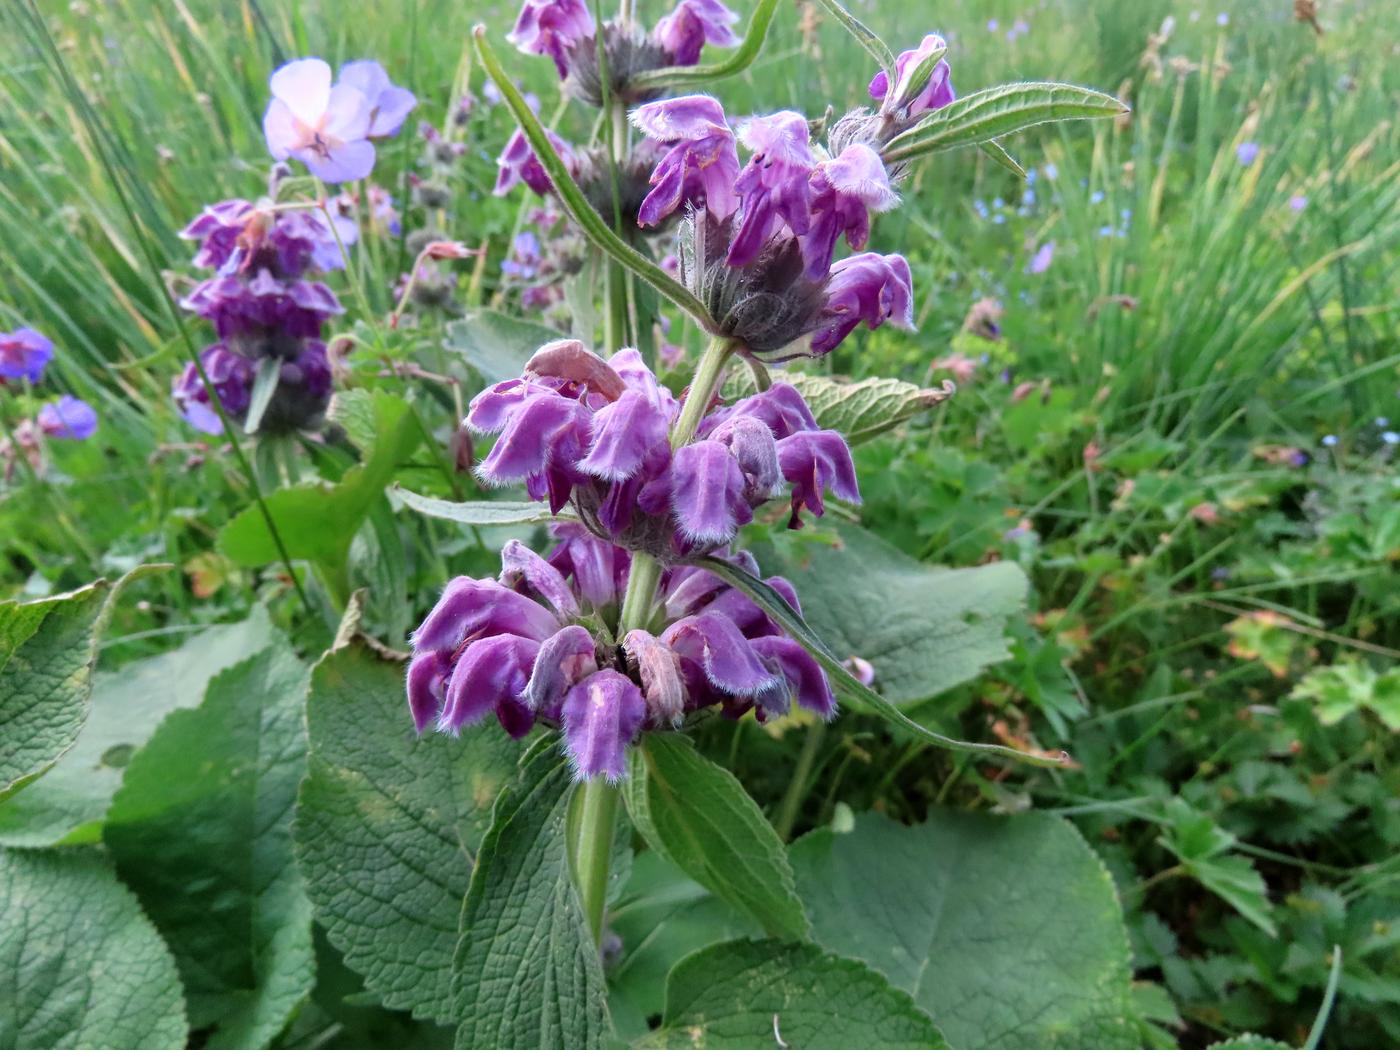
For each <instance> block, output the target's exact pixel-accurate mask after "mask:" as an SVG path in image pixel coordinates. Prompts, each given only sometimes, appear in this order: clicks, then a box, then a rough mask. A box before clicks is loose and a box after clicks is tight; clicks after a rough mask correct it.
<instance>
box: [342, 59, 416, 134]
mask: <svg viewBox="0 0 1400 1050" xmlns="http://www.w3.org/2000/svg"><path fill="white" fill-rule="evenodd" d="M337 83H338V84H348V85H349V86H350V87H352V88H355V89H356V90H357V91H359V92H360V94H362V95H364V96H365V98H367V99H369V104H370V122H369V137H370V138H372V139H380V138H386V137H388V136H390V135H393V134H396V133H397V132H398V130H399V128H401V127H403V122H404V121H405V120H407V119H408V115H409V114H410V113H412V112H413V108H414V107H415V106H417V105H418V99H417V98H415V97H414V95H413V92H412V91H409V90H408V89H407V88H401V87H399V86H397V85H396V84H393V83H391V82H390V81H389V74H388V73H386V72H384V67H383V66H381V65H380V64H379V63H378V62H374V61H371V60H369V59H361V60H360V61H358V62H347V63H346V64H345V65H343V66H341V67H340V78H339V80H338V81H337Z"/></svg>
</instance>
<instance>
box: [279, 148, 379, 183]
mask: <svg viewBox="0 0 1400 1050" xmlns="http://www.w3.org/2000/svg"><path fill="white" fill-rule="evenodd" d="M294 156H295V157H296V159H297V160H299V161H301V162H302V163H303V164H305V165H306V166H307V168H308V169H309V170H310V171H311V174H313V175H315V176H316V177H317V178H318V179H320V180H321V181H323V182H354V181H356V180H357V179H363V178H368V177H369V173H370V172H371V171H373V170H374V143H372V142H369V141H367V140H365V139H361V140H359V141H357V142H345V143H342V144H341V145H339V146H335V147H333V148H331V149H330V150H329V151H328V152H326V153H324V154H323V153H320V152H317V151H316V150H313V149H310V148H308V149H303V150H298V151H297V152H296V153H295V154H294Z"/></svg>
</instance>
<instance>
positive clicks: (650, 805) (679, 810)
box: [623, 733, 808, 940]
mask: <svg viewBox="0 0 1400 1050" xmlns="http://www.w3.org/2000/svg"><path fill="white" fill-rule="evenodd" d="M623 797H624V798H625V799H626V801H627V811H628V813H629V814H630V815H631V817H632V822H633V824H634V825H635V826H636V828H637V830H638V831H640V832H641V833H642V835H643V837H645V838H646V840H647V842H649V843H650V844H651V847H652V848H653V849H655V850H658V851H659V852H660V853H662V854H663V855H664V856H666V857H668V858H670V860H671V861H672V862H674V863H675V864H676V866H677V867H679V868H680V869H681V870H682V871H684V872H685V873H686V874H687V875H689V876H690V877H691V878H693V879H694V880H695V881H696V882H698V883H700V884H701V885H702V886H704V887H706V888H707V889H709V890H710V891H711V892H712V893H714V894H715V896H717V897H719V898H720V899H721V900H723V901H726V902H728V903H729V904H731V905H733V906H734V907H736V908H738V909H739V910H740V911H743V912H745V913H747V914H748V915H750V916H751V917H753V918H754V919H756V920H757V921H758V922H759V923H760V924H761V925H762V926H763V928H764V929H765V930H767V931H768V932H769V933H771V934H772V935H774V936H777V937H789V938H796V939H799V940H800V939H803V938H805V937H806V936H807V934H808V924H807V916H806V915H804V914H803V911H802V901H801V900H799V899H798V897H797V892H796V890H795V889H794V888H793V881H792V868H791V867H790V866H789V864H788V860H787V851H786V850H785V849H784V848H783V842H782V839H780V838H778V833H777V832H776V831H774V830H773V825H771V824H769V823H768V819H767V818H766V817H765V816H764V815H763V811H762V810H761V809H759V808H758V804H757V803H756V802H754V800H753V799H752V798H750V797H749V793H748V792H747V791H745V790H744V786H743V785H742V784H740V783H739V781H738V780H737V779H736V778H735V777H734V775H733V774H732V773H730V772H729V771H728V770H726V769H722V768H721V767H719V766H717V765H715V763H713V762H711V761H710V760H709V759H708V758H706V757H705V756H704V755H702V754H700V752H698V751H697V750H695V746H694V745H693V744H692V743H691V742H690V740H689V739H687V738H686V737H683V736H680V735H679V734H675V733H652V734H649V735H648V736H647V737H646V739H645V740H644V741H643V743H642V745H641V747H639V748H634V749H633V750H632V752H631V775H630V776H629V777H628V778H627V780H626V781H625V783H624V785H623Z"/></svg>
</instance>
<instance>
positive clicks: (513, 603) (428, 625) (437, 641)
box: [412, 576, 559, 653]
mask: <svg viewBox="0 0 1400 1050" xmlns="http://www.w3.org/2000/svg"><path fill="white" fill-rule="evenodd" d="M557 630H559V621H558V619H556V618H555V616H554V615H553V614H552V613H551V612H550V611H549V610H548V609H546V608H545V607H544V606H543V605H540V604H539V603H538V602H536V601H533V600H531V599H530V598H527V597H526V596H525V595H523V594H519V593H517V592H516V591H513V590H511V589H510V588H509V587H503V586H501V585H500V584H499V583H497V582H496V581H495V580H474V579H472V578H471V577H470V576H458V577H457V578H456V579H454V580H452V581H451V582H450V583H448V585H447V586H446V587H445V588H443V592H442V597H441V598H439V599H438V602H437V604H436V605H434V606H433V609H432V611H431V612H430V613H428V615H427V617H426V618H425V619H424V620H423V622H422V624H420V625H419V627H418V630H416V631H414V632H413V635H412V641H413V648H414V649H415V650H420V651H421V650H424V649H433V650H436V651H438V652H447V653H450V652H452V651H453V650H455V649H456V648H457V647H458V646H459V645H461V644H462V643H463V642H464V641H466V640H467V639H468V638H472V637H476V636H479V635H483V634H515V635H520V636H521V637H525V638H533V639H535V640H536V641H544V639H546V638H548V637H549V636H550V635H552V634H553V633H554V632H555V631H557Z"/></svg>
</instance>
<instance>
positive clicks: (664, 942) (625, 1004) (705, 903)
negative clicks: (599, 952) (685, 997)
mask: <svg viewBox="0 0 1400 1050" xmlns="http://www.w3.org/2000/svg"><path fill="white" fill-rule="evenodd" d="M618 823H619V825H626V823H627V822H626V821H619V822H618ZM629 830H630V829H629ZM608 928H609V929H610V930H612V931H613V933H615V934H617V936H618V939H619V940H620V941H621V942H622V954H621V955H620V956H619V957H618V958H617V959H616V960H614V961H613V962H612V963H611V964H610V965H609V966H608V992H609V994H608V1003H609V1007H610V1012H611V1014H612V1020H613V1025H614V1026H615V1027H616V1029H617V1033H618V1035H619V1036H621V1037H622V1038H624V1039H634V1038H637V1037H638V1036H641V1035H645V1034H646V1033H647V1031H648V1030H649V1026H648V1024H647V1019H648V1018H649V1017H660V1016H661V1011H662V1008H663V1007H664V1006H665V991H666V974H668V973H669V972H670V971H671V967H673V966H674V965H675V964H676V963H678V962H680V960H681V959H682V958H684V957H685V956H687V955H689V954H690V953H691V952H694V951H698V950H699V949H701V948H708V947H709V946H710V945H712V944H715V943H718V942H719V941H728V940H733V939H734V938H736V937H759V936H761V935H762V932H763V931H762V930H761V929H760V928H759V926H758V924H757V923H755V922H754V921H753V920H752V919H750V918H748V917H747V916H746V915H744V914H743V913H741V912H739V911H736V910H735V909H734V908H731V907H730V906H729V905H728V904H726V903H724V901H722V900H720V899H719V898H718V897H715V896H714V895H713V894H711V893H710V892H709V891H708V890H707V889H705V887H703V886H701V885H700V884H699V883H698V882H696V881H695V880H693V879H691V878H689V877H688V876H686V874H685V873H684V872H682V871H681V870H680V869H679V868H677V867H676V866H675V865H674V864H672V863H671V862H670V861H668V860H667V859H666V858H664V857H663V856H662V855H661V854H660V853H658V852H657V851H656V850H650V849H649V850H646V851H644V852H642V853H639V854H638V855H637V857H636V859H635V860H634V861H633V862H632V871H631V874H630V877H629V878H628V880H627V884H626V885H625V886H624V887H623V890H622V893H621V895H620V896H619V898H618V899H617V901H616V902H614V903H613V905H612V906H611V907H610V908H609V910H608Z"/></svg>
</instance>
